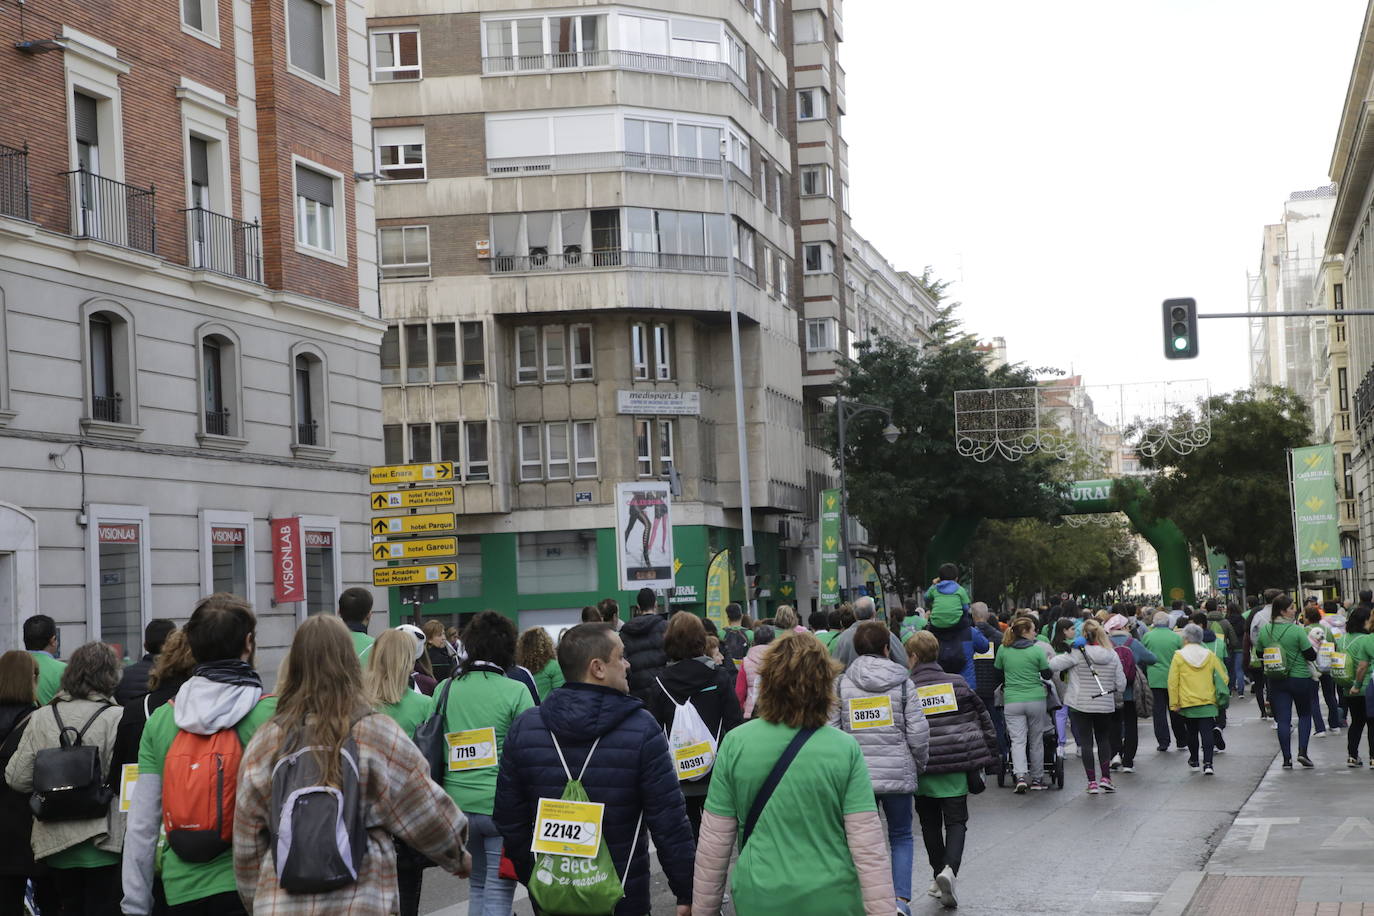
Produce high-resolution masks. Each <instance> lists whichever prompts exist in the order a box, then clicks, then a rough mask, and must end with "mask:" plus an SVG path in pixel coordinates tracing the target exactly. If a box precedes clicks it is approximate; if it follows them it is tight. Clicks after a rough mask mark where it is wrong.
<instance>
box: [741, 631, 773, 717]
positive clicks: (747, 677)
mask: <svg viewBox="0 0 1374 916" xmlns="http://www.w3.org/2000/svg"><path fill="white" fill-rule="evenodd" d="M769 645H772V643H769ZM767 654H768V646H750V647H749V652H748V653H747V654H746V655H745V656H744V659H743V660H742V661H741V662H740V665H739V675H738V676H736V678H735V695H736V696H738V697H739V702H740V706H742V707H743V708H744V718H746V719H748V718H750V717H751V716H753V714H754V702H755V701H756V700H757V699H758V698H759V666H760V665H762V664H763V657H764V656H765V655H767Z"/></svg>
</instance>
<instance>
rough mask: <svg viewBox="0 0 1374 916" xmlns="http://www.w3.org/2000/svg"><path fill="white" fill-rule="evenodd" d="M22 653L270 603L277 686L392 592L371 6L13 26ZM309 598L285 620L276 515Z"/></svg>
mask: <svg viewBox="0 0 1374 916" xmlns="http://www.w3.org/2000/svg"><path fill="white" fill-rule="evenodd" d="M0 29H3V31H4V35H5V38H6V41H5V42H3V47H0V81H2V82H3V84H4V85H5V86H6V92H5V93H4V96H3V98H2V99H0V644H3V645H4V646H5V647H6V648H9V647H12V646H14V645H16V644H17V642H18V633H17V628H18V624H19V622H20V621H21V620H22V619H23V618H24V617H27V616H29V615H30V614H33V613H37V612H42V613H46V614H49V615H51V616H53V617H54V618H56V620H57V622H58V624H59V626H60V628H61V632H62V637H63V643H64V645H65V646H67V647H68V648H71V647H75V646H77V645H79V644H81V643H82V642H85V641H86V640H89V639H102V640H105V641H106V642H110V643H114V644H116V645H118V646H120V647H121V648H122V649H123V651H124V653H125V655H126V656H129V657H137V656H138V655H139V654H140V652H141V640H142V637H141V633H142V628H143V626H144V625H145V624H146V623H147V621H149V620H150V619H152V618H154V617H170V618H174V619H184V618H185V617H186V616H187V615H188V614H189V612H190V609H191V607H192V606H193V604H194V602H195V601H196V599H197V598H198V597H199V596H201V595H204V594H207V593H209V592H212V591H219V590H224V591H232V592H236V593H239V594H242V595H245V596H247V597H249V598H250V599H251V600H252V601H253V604H254V605H255V607H256V608H257V611H258V613H259V615H260V618H261V623H260V626H259V630H258V639H259V646H260V647H262V649H263V650H264V651H263V655H264V656H265V658H263V659H262V663H263V664H264V670H267V671H274V670H275V659H276V657H277V656H279V655H280V654H281V652H282V650H283V649H284V647H285V646H286V645H287V644H288V643H289V641H290V638H291V634H292V632H293V630H294V628H295V625H296V623H297V622H298V621H300V620H302V619H304V617H305V615H306V614H310V613H318V612H322V611H327V610H331V609H332V608H333V606H334V603H335V598H336V596H337V594H338V592H339V591H340V589H342V588H343V587H345V586H346V585H349V584H357V583H359V582H361V581H365V579H366V576H367V573H368V568H369V564H368V561H367V558H366V557H367V554H366V550H367V545H368V536H367V533H366V528H365V525H366V522H367V506H366V502H365V498H364V494H365V491H366V479H365V476H364V474H365V471H366V468H367V466H368V465H370V464H372V463H374V462H376V461H379V460H380V458H381V442H380V429H381V422H380V408H381V404H380V396H381V395H380V388H379V385H378V371H379V370H378V358H377V354H378V347H379V344H380V340H381V335H382V330H383V327H384V326H383V324H382V322H381V321H380V318H379V311H378V304H377V292H376V290H377V267H376V263H375V261H376V258H375V251H376V243H375V239H374V236H373V216H372V199H371V198H372V187H371V185H370V184H368V183H367V182H365V181H364V182H359V181H358V180H356V178H355V176H356V175H358V174H359V173H366V172H368V171H370V170H371V144H372V138H371V123H370V121H371V113H370V111H369V109H368V84H369V75H368V61H367V59H366V48H367V42H366V19H365V11H364V9H363V6H362V3H361V2H355V0H286V2H284V3H252V2H250V0H183V2H181V3H173V4H116V5H111V4H99V5H92V4H87V3H76V2H51V3H43V4H35V3H30V4H27V5H24V4H19V5H15V4H4V5H3V6H2V7H0ZM286 516H299V517H301V519H302V523H303V528H304V536H303V540H304V547H305V550H304V562H305V573H306V580H307V586H308V589H307V600H306V601H305V602H301V603H297V604H291V605H283V606H280V607H274V606H273V604H272V564H271V550H270V543H269V541H270V538H269V537H268V520H269V519H270V518H279V517H286Z"/></svg>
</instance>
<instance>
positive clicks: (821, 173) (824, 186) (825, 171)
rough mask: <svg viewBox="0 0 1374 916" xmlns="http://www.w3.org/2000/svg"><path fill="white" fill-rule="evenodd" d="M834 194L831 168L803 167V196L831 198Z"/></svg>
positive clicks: (818, 166) (819, 166)
mask: <svg viewBox="0 0 1374 916" xmlns="http://www.w3.org/2000/svg"><path fill="white" fill-rule="evenodd" d="M833 194H834V187H833V184H832V179H831V171H830V166H828V165H804V166H802V167H801V196H802V197H830V196H832V195H833Z"/></svg>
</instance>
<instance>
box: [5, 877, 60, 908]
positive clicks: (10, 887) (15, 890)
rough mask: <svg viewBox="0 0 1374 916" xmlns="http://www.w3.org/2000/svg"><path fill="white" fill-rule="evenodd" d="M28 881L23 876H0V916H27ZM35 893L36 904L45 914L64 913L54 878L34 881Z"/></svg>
mask: <svg viewBox="0 0 1374 916" xmlns="http://www.w3.org/2000/svg"><path fill="white" fill-rule="evenodd" d="M28 880H29V879H28V878H25V877H23V876H22V875H4V876H0V916H25V913H26V912H27V911H26V910H25V909H24V887H25V885H26V884H27V883H28ZM33 892H34V902H35V903H37V904H38V909H39V910H40V911H42V912H43V913H44V914H47V913H61V912H62V904H61V902H60V899H59V896H58V893H57V882H56V881H54V880H53V879H52V878H49V877H44V878H35V879H33Z"/></svg>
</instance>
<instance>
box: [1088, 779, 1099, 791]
mask: <svg viewBox="0 0 1374 916" xmlns="http://www.w3.org/2000/svg"><path fill="white" fill-rule="evenodd" d="M1101 791H1102V790H1101V789H1099V788H1098V787H1097V780H1096V779H1090V780H1088V794H1089V795H1096V794H1098V793H1099V792H1101Z"/></svg>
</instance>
